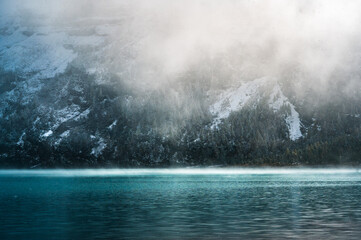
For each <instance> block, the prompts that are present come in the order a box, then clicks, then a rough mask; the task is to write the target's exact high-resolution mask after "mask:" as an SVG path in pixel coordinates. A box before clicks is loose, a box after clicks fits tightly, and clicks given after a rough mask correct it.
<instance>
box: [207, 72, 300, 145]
mask: <svg viewBox="0 0 361 240" xmlns="http://www.w3.org/2000/svg"><path fill="white" fill-rule="evenodd" d="M267 89H271V92H270V94H269V95H266V93H267V91H266V90H267ZM266 96H268V97H269V101H268V104H269V107H270V108H271V109H273V111H274V112H278V111H280V110H281V108H282V106H288V107H289V109H290V111H289V112H287V113H286V117H285V122H286V124H287V127H288V131H289V137H290V139H291V140H292V141H295V140H297V139H299V138H301V137H302V133H301V125H302V124H301V120H300V117H299V113H298V112H297V111H296V109H295V106H294V105H293V104H292V103H291V102H290V101H289V100H288V98H287V97H286V96H285V95H284V94H283V92H282V90H281V87H280V85H279V84H278V82H277V81H276V80H275V79H274V78H269V77H263V78H259V79H256V80H253V81H249V82H246V83H243V84H242V85H241V86H240V87H238V88H236V89H229V90H227V91H225V92H224V93H222V94H221V95H220V97H219V98H218V100H217V101H216V102H215V103H214V104H213V105H212V106H211V107H210V112H211V113H212V114H213V115H214V116H215V118H214V120H213V123H212V125H211V128H212V129H215V128H217V127H218V125H219V124H220V123H221V121H222V119H225V118H227V117H229V115H230V114H231V112H234V111H239V110H241V109H242V108H243V107H245V106H246V105H247V104H249V103H250V102H252V101H253V102H254V103H256V102H257V101H259V100H260V99H262V98H263V97H266Z"/></svg>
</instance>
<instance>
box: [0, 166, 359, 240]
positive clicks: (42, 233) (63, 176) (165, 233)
mask: <svg viewBox="0 0 361 240" xmlns="http://www.w3.org/2000/svg"><path fill="white" fill-rule="evenodd" d="M0 216H1V217H0V239H39V240H41V239H289V238H291V239H360V238H361V172H360V171H358V170H357V169H293V170H290V169H150V170H142V169H136V170H121V169H118V170H28V171H18V170H2V171H0Z"/></svg>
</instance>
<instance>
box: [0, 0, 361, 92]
mask: <svg viewBox="0 0 361 240" xmlns="http://www.w3.org/2000/svg"><path fill="white" fill-rule="evenodd" d="M1 5H2V7H1V9H2V10H0V11H1V13H2V15H7V16H8V18H15V17H14V16H17V17H19V16H21V17H22V19H23V21H24V24H35V23H36V24H40V23H41V24H43V25H49V26H51V25H53V24H54V25H57V24H58V25H59V24H65V25H67V26H69V25H70V26H72V25H74V26H75V25H76V24H79V20H82V21H83V23H84V22H85V23H86V22H87V21H89V22H90V21H91V20H92V19H98V20H102V19H117V20H118V21H119V25H118V28H115V29H113V31H112V32H111V33H109V39H110V40H109V47H108V49H107V51H106V55H107V59H108V60H105V61H104V62H102V64H103V67H106V68H107V69H108V70H109V71H112V72H114V73H116V74H119V75H120V76H121V77H123V78H127V81H128V83H129V84H131V85H133V86H135V87H142V88H145V89H157V88H160V87H162V86H164V85H165V84H173V83H174V82H176V81H180V80H179V79H182V77H183V78H184V76H187V74H188V73H189V72H192V71H198V73H199V72H200V75H201V76H202V78H205V79H207V81H208V82H207V84H209V85H210V88H215V89H218V88H221V89H224V88H227V87H229V86H237V85H238V84H239V83H240V82H242V81H249V80H253V79H255V78H258V77H263V76H272V77H275V78H276V79H279V80H280V81H281V80H286V81H292V82H293V83H294V86H295V88H299V89H298V90H299V91H298V93H299V94H301V93H302V91H301V90H304V89H306V88H312V89H313V90H316V91H320V92H322V91H323V90H324V89H325V88H327V86H328V85H329V84H330V83H331V82H332V81H338V80H342V81H346V85H347V84H348V85H349V86H347V87H345V89H346V90H345V91H348V90H350V91H351V90H353V89H354V84H355V83H358V82H359V76H360V73H361V72H360V68H359V66H360V53H361V51H360V49H361V47H360V43H361V41H360V40H361V29H360V27H359V26H360V25H359V24H360V23H361V19H360V18H361V15H360V12H361V1H359V0H354V1H338V0H312V1H311V0H297V1H282V0H259V1H257V0H253V1H252V0H248V1H246V0H244V1H233V0H222V1H221V0H203V1H202V0H173V1H166V0H151V1H149V0H148V1H146V0H132V1H130V0H129V1H127V0H125V1H116V0H108V1H92V0H89V1H86V0H79V1H70V0H61V1H45V0H33V1H25V0H23V1H21V0H16V1H13V0H12V1H1ZM110 59H111V60H110ZM347 89H348V90H347Z"/></svg>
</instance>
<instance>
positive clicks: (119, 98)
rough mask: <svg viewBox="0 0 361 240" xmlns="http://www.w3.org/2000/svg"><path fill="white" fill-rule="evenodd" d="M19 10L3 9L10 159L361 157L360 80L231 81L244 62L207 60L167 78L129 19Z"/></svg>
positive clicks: (5, 145) (60, 162)
mask: <svg viewBox="0 0 361 240" xmlns="http://www.w3.org/2000/svg"><path fill="white" fill-rule="evenodd" d="M10 19H11V21H10V20H9V19H8V18H6V20H4V21H0V24H1V25H0V80H1V81H0V126H1V129H0V131H1V132H0V166H1V167H21V168H22V167H24V168H29V167H89V166H93V167H94V166H102V167H104V166H169V165H172V166H177V165H213V164H222V165H235V164H237V165H238V164H247V165H250V164H251V165H252V164H253V165H258V164H267V165H294V164H296V165H297V164H323V163H332V164H343V163H358V161H359V156H360V148H359V146H360V141H361V137H360V129H361V119H360V113H361V107H360V106H361V104H360V103H361V101H360V96H361V94H360V93H361V88H360V87H359V86H358V87H355V88H354V91H355V93H354V94H352V95H350V96H347V95H345V94H343V93H344V92H342V91H341V89H340V88H339V86H342V83H335V86H334V87H333V88H332V87H330V89H329V90H328V92H327V94H324V95H322V96H320V95H319V94H317V93H316V92H312V91H311V90H310V91H305V92H304V94H303V95H302V96H299V94H297V91H296V90H295V89H297V88H296V87H295V84H294V83H292V82H291V83H290V82H289V81H288V80H289V79H287V78H281V77H268V76H265V77H255V78H253V79H252V78H251V79H250V78H247V79H243V78H242V77H241V76H240V77H239V79H238V80H237V81H236V82H234V81H233V85H232V84H226V83H227V79H228V78H229V76H230V75H237V73H238V70H234V72H232V74H230V71H231V70H229V69H228V68H225V65H227V64H221V63H220V64H219V65H217V66H216V67H214V63H213V62H207V61H205V62H203V63H201V64H200V65H199V64H195V65H194V66H193V68H192V69H190V70H189V71H188V70H187V71H184V72H181V73H178V74H176V75H171V77H170V78H169V79H168V78H166V77H165V76H168V75H167V74H169V73H167V74H163V75H161V74H160V72H162V70H159V69H157V67H154V66H152V65H151V64H149V63H147V64H148V65H147V66H146V67H144V64H145V63H144V62H142V61H141V60H139V58H138V55H139V54H140V51H141V49H142V46H143V45H144V42H146V41H147V36H144V35H139V36H138V35H136V34H134V33H133V34H131V35H129V34H128V33H127V32H126V31H125V30H124V29H125V27H124V21H123V20H122V19H77V20H76V21H75V20H74V21H75V22H74V21H73V22H71V23H68V24H66V23H64V24H59V23H57V24H54V25H48V24H43V23H41V22H40V23H31V24H25V23H24V22H22V21H21V19H16V18H10ZM119 46H122V47H119ZM140 66H142V69H141V70H139V69H140ZM214 68H215V69H216V70H218V71H219V72H222V71H226V70H227V74H223V75H222V74H220V73H218V75H217V76H216V77H218V81H219V82H223V80H219V79H223V78H224V82H225V84H223V85H222V84H218V85H220V86H218V85H217V86H215V84H214V82H212V81H213V79H214V74H215V73H214ZM156 69H157V70H156ZM208 69H211V71H208ZM232 71H233V70H232ZM159 78H162V81H161V82H159V81H158V79H159ZM174 79H176V80H174ZM159 83H162V84H161V86H158V85H157V84H159ZM330 95H332V96H333V98H332V99H331V100H330V99H329V96H330ZM316 103H317V104H316Z"/></svg>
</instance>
